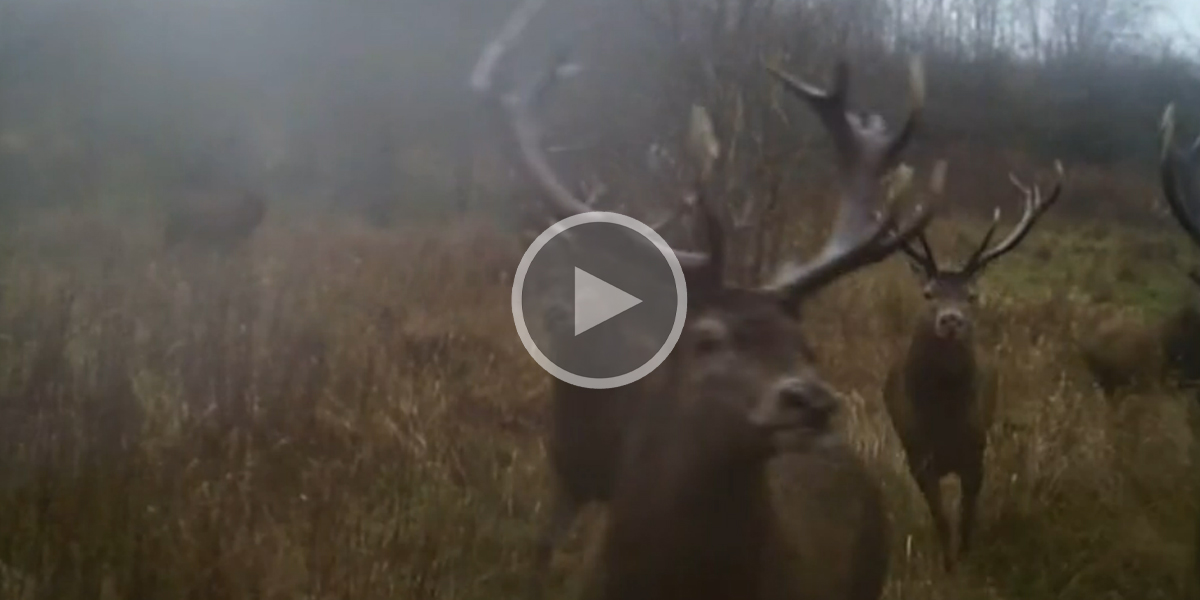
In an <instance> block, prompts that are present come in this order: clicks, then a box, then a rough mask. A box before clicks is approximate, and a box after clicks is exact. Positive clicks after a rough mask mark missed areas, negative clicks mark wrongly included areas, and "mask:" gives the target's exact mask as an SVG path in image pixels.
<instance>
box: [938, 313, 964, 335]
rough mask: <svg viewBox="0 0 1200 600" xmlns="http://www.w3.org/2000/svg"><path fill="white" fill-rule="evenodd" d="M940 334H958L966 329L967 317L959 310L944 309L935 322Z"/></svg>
mask: <svg viewBox="0 0 1200 600" xmlns="http://www.w3.org/2000/svg"><path fill="white" fill-rule="evenodd" d="M935 325H936V327H937V330H938V333H939V334H940V335H949V334H957V333H960V332H962V331H963V330H964V329H966V326H967V317H966V316H965V315H963V314H962V311H959V310H943V311H941V312H940V313H938V316H937V323H936V324H935Z"/></svg>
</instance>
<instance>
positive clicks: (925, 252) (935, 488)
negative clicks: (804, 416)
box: [883, 167, 1062, 571]
mask: <svg viewBox="0 0 1200 600" xmlns="http://www.w3.org/2000/svg"><path fill="white" fill-rule="evenodd" d="M1060 174H1061V167H1060ZM1013 181H1014V183H1016V184H1017V185H1018V186H1019V187H1021V188H1022V190H1023V191H1024V192H1025V200H1026V203H1025V214H1024V216H1023V218H1022V219H1021V222H1020V223H1019V224H1018V225H1017V226H1016V228H1015V229H1014V230H1013V232H1012V233H1011V234H1010V235H1009V236H1008V238H1007V239H1005V240H1004V241H1003V242H1000V243H999V244H997V245H996V246H995V247H994V248H988V244H989V243H990V242H991V240H992V235H993V234H994V233H995V229H996V224H997V220H998V219H999V211H997V213H996V216H995V218H994V219H993V221H992V226H991V228H990V229H989V230H988V232H987V234H986V235H985V236H984V239H983V241H982V243H981V244H980V246H979V248H978V249H977V250H976V251H975V253H974V254H973V255H972V256H971V257H970V259H968V261H967V263H966V265H965V266H964V267H963V268H962V269H957V270H946V269H942V268H941V267H939V266H938V264H937V261H936V260H935V259H934V256H933V251H932V249H931V248H930V246H929V243H928V242H927V241H926V239H925V237H924V235H923V234H922V235H919V236H918V238H917V239H918V240H919V241H920V242H921V245H920V250H918V249H916V248H913V247H911V246H906V247H905V248H904V251H905V253H906V254H907V255H908V256H909V259H910V260H911V264H912V266H913V267H914V272H915V273H916V274H917V276H918V277H920V278H921V280H922V283H923V285H924V295H925V298H926V300H927V301H928V308H927V310H925V311H924V313H923V314H922V315H921V316H920V317H919V319H918V320H917V323H916V326H915V327H914V330H913V334H912V337H911V339H910V341H909V345H908V348H907V349H906V350H905V351H904V352H903V353H902V354H901V356H900V357H899V359H898V360H896V361H895V362H894V363H893V365H892V367H891V369H890V370H889V372H888V375H887V379H886V381H885V383H884V389H883V399H884V404H885V405H886V407H887V411H888V415H889V416H890V417H891V420H892V424H893V426H894V427H895V429H896V433H897V434H898V435H899V437H900V441H901V443H902V445H903V446H904V452H905V456H906V459H907V461H908V467H909V471H910V472H911V473H912V476H913V479H914V480H915V482H916V484H917V487H918V488H919V489H920V490H921V494H922V495H923V496H924V497H925V501H926V503H927V504H928V505H929V510H930V513H931V515H932V517H933V522H934V527H935V529H936V530H937V535H938V541H939V543H940V545H941V549H942V553H943V559H944V564H945V567H946V569H947V570H948V571H950V570H953V569H954V565H955V562H956V559H957V555H958V553H959V552H961V553H964V554H965V553H966V552H967V551H968V550H969V548H970V545H971V539H972V535H973V533H974V526H975V512H976V506H977V504H978V500H979V494H980V491H981V489H982V487H983V475H984V469H983V456H984V451H985V449H986V446H987V432H988V428H989V427H990V426H991V423H992V419H993V416H994V413H995V410H996V394H997V389H996V388H997V378H996V371H995V368H994V365H992V364H991V359H990V357H987V356H984V355H982V353H981V352H980V351H979V349H978V347H977V345H976V341H975V336H974V324H973V322H972V317H971V313H972V308H973V306H974V304H975V291H974V287H973V286H974V283H975V279H976V278H977V277H978V276H979V274H980V273H981V272H982V271H983V269H984V267H986V266H987V265H988V264H990V263H991V262H992V261H993V260H996V259H997V258H999V257H1000V256H1002V255H1003V254H1005V253H1007V252H1009V251H1010V250H1012V249H1013V248H1014V247H1016V245H1017V244H1019V243H1020V241H1021V240H1022V239H1023V238H1024V237H1025V235H1026V234H1028V232H1029V230H1030V229H1031V228H1032V227H1033V224H1034V222H1035V221H1036V220H1037V218H1038V217H1040V216H1041V215H1042V214H1043V213H1044V211H1045V210H1046V209H1047V208H1049V207H1050V205H1052V204H1053V203H1054V202H1055V201H1056V200H1057V198H1058V196H1059V194H1060V193H1061V191H1062V187H1061V184H1060V185H1058V186H1056V187H1055V189H1054V191H1053V192H1051V195H1050V196H1049V197H1048V198H1047V199H1045V200H1043V199H1042V197H1041V193H1040V192H1039V191H1037V188H1034V189H1033V190H1028V189H1026V188H1024V187H1023V186H1021V184H1020V183H1019V182H1017V181H1016V179H1015V178H1014V179H1013ZM952 474H953V475H957V476H958V478H959V482H960V485H961V489H962V502H961V505H960V513H959V519H958V525H959V527H958V530H959V534H960V535H959V542H960V544H959V547H958V551H956V550H955V548H954V544H953V540H952V539H951V535H950V520H949V518H948V517H947V515H946V510H945V505H944V503H943V501H942V496H941V485H940V484H941V480H942V478H944V477H946V476H947V475H952Z"/></svg>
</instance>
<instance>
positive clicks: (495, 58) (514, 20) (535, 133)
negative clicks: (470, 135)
mask: <svg viewBox="0 0 1200 600" xmlns="http://www.w3.org/2000/svg"><path fill="white" fill-rule="evenodd" d="M545 4H546V0H525V1H524V2H522V3H521V4H520V5H519V6H518V7H517V9H516V10H515V11H514V12H513V13H512V15H510V16H509V19H508V21H507V22H506V23H505V24H504V27H503V28H502V29H501V31H500V33H499V34H498V35H497V36H496V38H495V39H493V40H492V41H491V42H490V43H488V44H487V45H486V46H485V47H484V50H483V53H482V54H481V55H480V57H479V61H478V62H477V63H476V65H475V68H474V70H473V71H472V73H471V79H470V84H471V88H472V89H473V90H474V91H475V92H476V93H477V94H479V95H481V96H483V97H485V98H487V99H489V100H491V101H493V102H495V103H496V104H497V105H499V107H500V109H501V110H502V111H503V113H504V114H505V116H506V118H507V121H508V125H509V129H510V131H511V133H512V135H513V138H514V140H515V142H516V145H517V148H518V150H519V152H518V154H519V155H520V158H521V161H522V162H523V164H524V166H525V169H526V171H528V173H529V175H530V176H531V177H532V179H533V180H534V182H535V183H537V185H538V186H539V187H540V188H541V190H542V192H543V193H542V196H543V202H544V204H545V208H546V209H548V210H549V211H550V213H551V214H552V215H553V217H554V218H556V219H564V218H567V217H570V216H572V215H576V214H580V213H585V212H590V211H591V210H592V208H591V206H589V204H588V202H585V201H583V200H580V199H579V198H577V197H576V196H575V194H574V193H572V192H571V190H570V189H568V188H567V186H566V185H565V184H564V183H563V182H562V180H561V179H560V178H559V176H558V175H557V174H556V173H555V171H554V168H553V167H552V166H551V165H550V161H549V160H548V159H547V157H546V152H545V149H544V148H542V144H541V129H540V127H539V125H538V122H537V120H536V118H535V117H534V114H533V112H534V107H536V105H537V104H539V101H540V100H541V99H543V98H544V97H545V96H546V95H548V94H549V92H550V90H551V88H552V87H553V85H554V84H555V83H556V82H557V81H558V80H559V79H562V78H563V77H564V76H565V75H566V71H567V69H565V66H566V65H565V58H566V57H565V55H564V54H565V53H560V55H559V56H558V57H557V60H556V61H555V62H554V63H553V64H552V65H551V67H550V68H549V69H547V71H546V72H545V73H543V74H542V75H541V76H540V77H537V78H534V80H533V81H532V83H531V84H529V85H528V86H527V87H526V88H525V89H523V90H510V91H506V92H501V91H498V90H496V88H495V71H496V69H497V66H498V65H499V63H500V62H501V61H502V60H503V59H504V57H505V55H507V54H508V52H509V50H510V49H511V46H512V45H513V44H514V43H515V42H516V41H517V39H518V38H520V36H521V34H522V33H523V32H524V30H525V28H526V27H527V26H528V25H529V23H530V22H531V21H532V20H533V18H534V17H535V16H536V15H537V13H538V11H540V10H541V9H542V8H543V7H544V6H545ZM698 204H699V206H698V209H699V210H700V211H701V212H705V211H707V210H708V207H707V206H706V205H705V204H704V202H699V203H698ZM664 224H665V223H664ZM631 233H632V232H631ZM709 237H710V238H713V237H719V236H718V235H717V234H715V233H713V234H710V235H709ZM639 238H640V236H639ZM673 251H674V253H675V256H676V257H677V258H678V259H679V263H680V265H681V266H682V267H683V268H684V269H685V270H693V271H695V270H707V271H715V272H717V273H720V267H721V265H720V264H719V261H714V260H713V256H712V255H711V254H706V253H697V252H688V251H684V250H678V249H673Z"/></svg>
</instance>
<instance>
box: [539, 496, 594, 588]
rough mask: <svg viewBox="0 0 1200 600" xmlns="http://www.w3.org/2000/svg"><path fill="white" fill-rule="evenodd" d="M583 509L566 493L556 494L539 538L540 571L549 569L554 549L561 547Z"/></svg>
mask: <svg viewBox="0 0 1200 600" xmlns="http://www.w3.org/2000/svg"><path fill="white" fill-rule="evenodd" d="M582 508H583V506H582V505H581V504H580V503H579V502H578V501H577V500H576V499H575V498H574V497H573V496H571V495H570V494H568V493H566V492H565V491H562V490H560V491H559V492H557V493H556V494H555V497H554V504H553V507H552V508H551V509H550V520H549V521H548V522H547V523H546V526H545V528H543V529H542V534H541V536H539V538H538V543H537V554H536V556H535V557H534V561H535V563H536V565H535V566H536V567H537V570H538V571H543V572H544V571H546V570H547V569H549V567H550V559H551V557H552V555H553V554H554V549H555V548H557V547H558V546H559V545H561V544H562V541H563V540H564V539H565V538H566V537H567V534H568V533H570V531H571V525H574V524H575V518H576V517H577V516H579V511H580V510H582Z"/></svg>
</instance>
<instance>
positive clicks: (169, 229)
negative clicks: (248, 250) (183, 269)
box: [163, 192, 266, 249]
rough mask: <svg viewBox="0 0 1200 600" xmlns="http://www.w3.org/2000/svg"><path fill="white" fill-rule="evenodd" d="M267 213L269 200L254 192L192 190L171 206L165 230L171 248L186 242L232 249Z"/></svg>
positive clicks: (167, 243) (164, 234)
mask: <svg viewBox="0 0 1200 600" xmlns="http://www.w3.org/2000/svg"><path fill="white" fill-rule="evenodd" d="M265 214H266V203H264V202H263V199H262V197H261V196H260V195H259V194H257V193H254V192H243V193H240V194H215V193H206V192H191V193H188V194H185V195H183V196H182V197H180V198H178V199H177V200H176V201H175V202H173V203H172V204H171V205H170V206H169V207H168V208H167V219H166V227H165V230H164V232H163V237H164V242H165V244H166V247H167V248H168V249H170V248H173V247H175V246H177V245H179V244H182V243H192V244H195V245H198V246H208V247H217V248H228V247H232V246H235V245H237V244H239V243H240V242H242V241H243V240H245V239H246V238H247V237H249V236H250V234H252V233H253V232H254V230H255V229H257V228H258V226H259V224H261V223H262V220H263V217H264V216H265Z"/></svg>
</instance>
